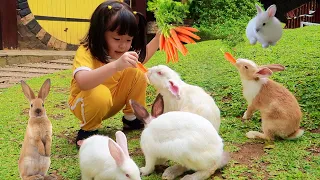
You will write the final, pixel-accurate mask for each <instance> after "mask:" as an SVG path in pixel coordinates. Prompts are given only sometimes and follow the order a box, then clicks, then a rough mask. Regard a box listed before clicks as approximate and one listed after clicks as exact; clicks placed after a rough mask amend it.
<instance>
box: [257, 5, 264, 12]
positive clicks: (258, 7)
mask: <svg viewBox="0 0 320 180" xmlns="http://www.w3.org/2000/svg"><path fill="white" fill-rule="evenodd" d="M256 9H257V12H258V14H260V13H262V12H263V10H262V9H261V7H260V6H259V5H258V4H256Z"/></svg>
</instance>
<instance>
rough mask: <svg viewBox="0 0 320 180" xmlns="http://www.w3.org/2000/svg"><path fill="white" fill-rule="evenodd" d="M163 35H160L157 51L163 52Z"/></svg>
mask: <svg viewBox="0 0 320 180" xmlns="http://www.w3.org/2000/svg"><path fill="white" fill-rule="evenodd" d="M164 41H165V39H164V35H163V34H160V39H159V49H160V50H163V49H164Z"/></svg>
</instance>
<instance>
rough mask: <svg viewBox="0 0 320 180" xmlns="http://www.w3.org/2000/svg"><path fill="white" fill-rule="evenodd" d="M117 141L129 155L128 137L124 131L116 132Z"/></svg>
mask: <svg viewBox="0 0 320 180" xmlns="http://www.w3.org/2000/svg"><path fill="white" fill-rule="evenodd" d="M116 141H117V143H118V144H119V146H120V147H121V149H122V151H123V152H124V154H125V155H126V156H128V157H129V151H128V144H127V137H126V135H125V134H124V133H123V132H122V131H117V132H116Z"/></svg>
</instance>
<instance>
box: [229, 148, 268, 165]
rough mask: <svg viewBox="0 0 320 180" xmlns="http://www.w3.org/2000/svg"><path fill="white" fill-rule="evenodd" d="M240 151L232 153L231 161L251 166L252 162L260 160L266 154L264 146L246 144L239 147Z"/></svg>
mask: <svg viewBox="0 0 320 180" xmlns="http://www.w3.org/2000/svg"><path fill="white" fill-rule="evenodd" d="M238 147H239V148H240V150H239V151H237V152H233V153H230V156H231V159H233V160H236V161H237V162H239V163H240V164H244V165H250V164H251V162H252V161H254V160H256V159H259V158H260V157H261V156H263V155H264V154H265V152H264V149H263V147H264V144H257V143H246V144H242V145H239V146H238Z"/></svg>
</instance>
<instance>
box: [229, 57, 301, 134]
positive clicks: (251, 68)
mask: <svg viewBox="0 0 320 180" xmlns="http://www.w3.org/2000/svg"><path fill="white" fill-rule="evenodd" d="M235 66H236V67H237V69H238V71H239V73H240V78H241V81H242V85H243V95H244V97H245V99H246V100H247V102H248V108H247V111H246V112H245V113H244V115H243V119H249V118H251V116H252V114H253V113H254V111H256V110H259V111H260V113H261V119H262V131H263V133H260V132H257V131H249V132H248V133H247V134H246V136H247V137H248V138H261V139H267V140H274V138H275V137H281V138H283V139H296V138H298V137H300V136H302V134H303V132H304V131H303V130H302V129H300V121H301V119H302V113H301V110H300V106H299V104H298V102H297V100H296V98H295V97H294V95H293V94H292V93H291V92H290V91H289V90H288V89H286V88H285V87H284V86H282V85H281V84H279V83H277V82H275V81H272V80H271V79H268V77H269V76H271V75H272V72H276V71H283V70H284V69H285V68H284V66H282V65H280V64H271V65H265V66H258V65H256V64H255V63H254V62H253V61H251V60H247V59H238V60H237V62H236V64H235Z"/></svg>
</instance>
